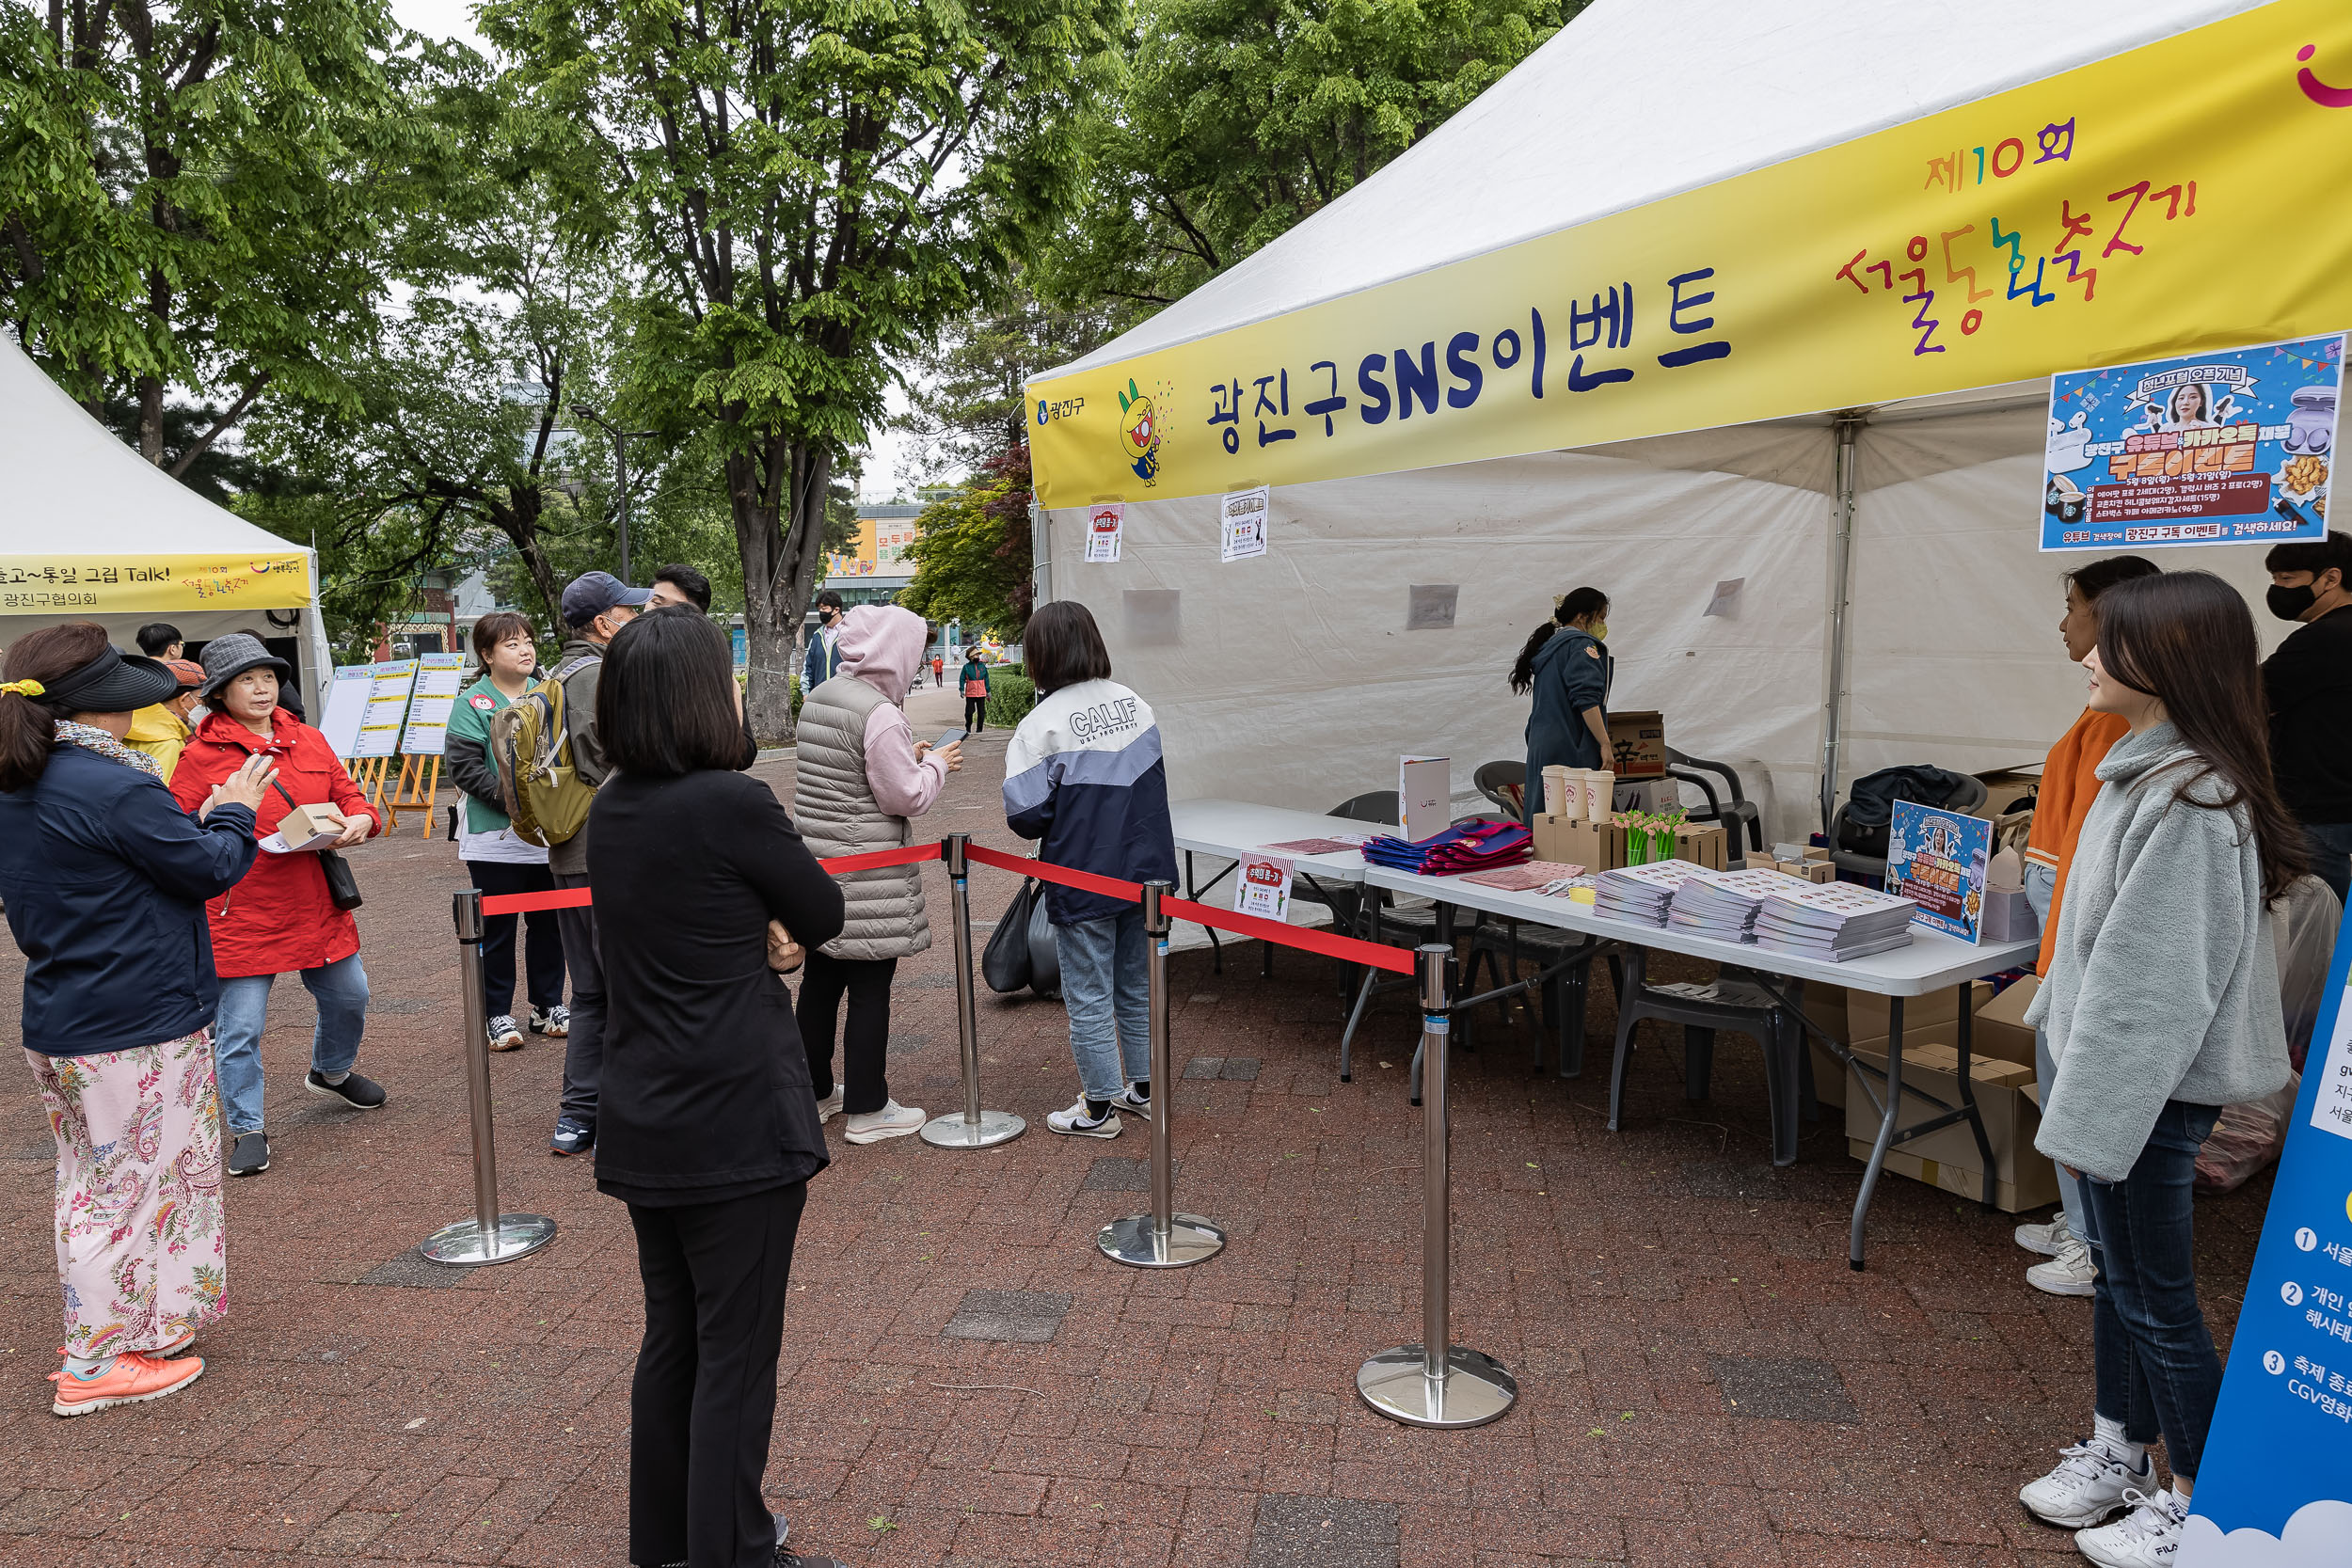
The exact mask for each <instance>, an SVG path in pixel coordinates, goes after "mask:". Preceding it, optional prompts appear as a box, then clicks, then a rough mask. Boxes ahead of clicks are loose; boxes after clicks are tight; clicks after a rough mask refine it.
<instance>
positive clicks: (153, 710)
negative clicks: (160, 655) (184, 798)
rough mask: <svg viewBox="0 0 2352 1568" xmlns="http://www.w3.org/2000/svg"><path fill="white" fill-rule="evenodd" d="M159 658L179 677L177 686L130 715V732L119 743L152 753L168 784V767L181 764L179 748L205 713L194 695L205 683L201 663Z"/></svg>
mask: <svg viewBox="0 0 2352 1568" xmlns="http://www.w3.org/2000/svg"><path fill="white" fill-rule="evenodd" d="M159 662H160V663H161V664H162V665H163V667H164V668H165V669H167V670H168V671H170V672H171V673H172V674H173V675H175V676H177V677H178V678H179V682H180V689H179V690H177V691H175V692H173V693H172V694H171V695H170V696H168V697H167V698H165V699H164V700H163V701H162V702H160V703H151V704H150V705H147V706H146V707H143V708H141V709H139V710H138V712H136V713H135V714H133V715H131V729H130V733H129V734H127V735H125V736H123V737H122V743H123V744H124V745H126V746H128V747H130V748H131V750H133V751H135V752H146V753H147V754H148V755H149V756H151V757H153V758H154V759H155V766H156V767H157V768H161V769H162V770H163V780H164V782H165V783H166V784H169V783H170V782H171V770H172V769H173V768H177V767H179V766H180V752H181V750H182V749H183V747H185V746H186V745H187V743H188V736H191V735H193V734H195V733H196V724H197V721H199V720H200V719H202V718H203V717H204V704H203V703H202V701H201V700H200V699H199V697H198V696H197V689H198V688H199V687H200V686H202V685H203V684H204V666H202V665H201V664H198V663H195V662H193V661H192V660H189V659H184V658H178V657H174V658H167V659H162V660H159Z"/></svg>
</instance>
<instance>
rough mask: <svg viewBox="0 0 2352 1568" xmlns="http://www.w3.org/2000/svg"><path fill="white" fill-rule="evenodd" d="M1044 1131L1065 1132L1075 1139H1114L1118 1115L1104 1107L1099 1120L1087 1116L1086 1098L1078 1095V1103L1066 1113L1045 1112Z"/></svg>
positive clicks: (1116, 1133)
mask: <svg viewBox="0 0 2352 1568" xmlns="http://www.w3.org/2000/svg"><path fill="white" fill-rule="evenodd" d="M1122 1092H1123V1091H1122ZM1045 1129H1046V1131H1047V1132H1067V1133H1069V1134H1070V1135H1071V1136H1073V1137H1076V1138H1116V1137H1117V1136H1119V1113H1118V1112H1117V1111H1114V1110H1112V1109H1111V1108H1110V1107H1109V1106H1108V1105H1105V1106H1104V1108H1103V1114H1102V1116H1101V1117H1099V1118H1098V1117H1093V1116H1089V1114H1088V1112H1087V1097H1086V1096H1085V1095H1080V1096H1079V1097H1078V1103H1076V1104H1075V1105H1073V1106H1072V1107H1070V1109H1068V1110H1067V1111H1048V1112H1046V1113H1045Z"/></svg>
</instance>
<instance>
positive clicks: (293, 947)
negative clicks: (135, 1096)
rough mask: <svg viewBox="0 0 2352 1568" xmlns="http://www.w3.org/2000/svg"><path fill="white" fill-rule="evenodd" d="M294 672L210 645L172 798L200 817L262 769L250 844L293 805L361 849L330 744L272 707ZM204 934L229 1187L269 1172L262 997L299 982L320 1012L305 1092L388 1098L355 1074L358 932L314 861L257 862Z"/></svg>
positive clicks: (251, 646) (267, 856) (364, 1105)
mask: <svg viewBox="0 0 2352 1568" xmlns="http://www.w3.org/2000/svg"><path fill="white" fill-rule="evenodd" d="M290 673H292V672H291V671H290V670H289V669H288V668H287V666H286V661H285V660H283V659H281V658H276V657H271V655H270V653H269V651H268V650H267V649H265V648H263V647H262V644H261V643H260V642H259V641H256V640H255V639H253V638H251V637H248V636H246V634H245V633H243V632H231V633H230V634H229V635H228V636H226V637H215V638H214V639H213V640H212V641H210V642H207V643H205V644H204V675H205V682H204V686H203V688H202V695H203V697H204V699H205V701H206V702H207V703H209V704H211V705H213V706H214V707H215V711H214V712H213V713H211V714H208V715H207V716H206V717H205V720H204V721H203V722H202V723H201V724H199V725H198V726H197V729H196V734H195V736H193V737H192V738H191V739H190V740H189V741H188V744H187V749H186V750H185V751H183V752H181V753H180V766H179V768H178V769H177V770H176V771H174V772H173V774H172V776H171V793H172V795H173V797H174V798H176V799H177V800H179V802H180V804H181V806H182V808H183V809H184V810H186V811H190V812H194V811H197V810H199V809H200V808H201V806H202V805H203V803H204V801H205V800H208V799H210V798H211V795H212V792H213V790H215V788H217V787H220V786H222V785H225V784H227V783H228V781H229V780H230V779H231V778H233V777H234V776H236V774H237V772H238V771H239V770H240V769H241V768H245V766H246V764H247V763H248V762H249V761H251V760H252V759H253V758H255V757H265V758H267V759H269V760H270V761H271V762H272V763H273V764H274V765H275V766H276V768H277V769H278V779H277V782H276V784H274V785H273V786H272V788H271V792H270V794H269V796H268V797H267V798H265V799H264V800H262V802H261V804H260V807H259V809H258V812H257V818H258V819H257V821H256V823H255V832H258V833H260V834H262V835H264V836H266V835H269V834H272V833H275V832H277V830H278V823H279V821H280V820H282V819H283V818H284V816H285V815H286V813H287V812H288V811H290V810H292V809H293V808H294V806H296V805H305V806H321V805H323V806H327V807H330V808H332V809H333V810H334V811H335V812H337V813H338V814H339V815H340V816H342V823H343V826H342V832H341V833H340V834H339V835H338V836H337V837H336V839H335V847H347V846H350V845H355V844H358V843H361V842H364V841H365V840H366V839H367V838H368V837H369V836H370V835H371V834H373V833H375V832H379V831H380V826H379V824H378V823H377V822H376V819H375V815H374V813H373V812H372V811H370V810H369V809H368V802H367V798H366V797H365V796H363V795H361V794H360V793H359V787H358V785H357V784H353V783H352V782H351V775H350V774H348V773H346V772H344V771H343V765H342V763H341V762H340V761H338V760H337V759H336V756H335V752H334V751H333V749H332V748H330V747H329V746H328V745H327V744H326V736H323V735H321V734H319V732H318V731H316V730H314V729H312V728H310V725H308V724H306V723H304V722H302V721H300V720H298V719H296V718H294V716H293V715H291V714H288V713H284V712H281V711H280V710H279V709H278V681H279V679H280V678H281V677H283V676H285V675H287V674H290ZM205 912H206V915H207V916H208V918H209V919H210V920H211V923H212V934H213V964H214V967H215V969H216V970H217V971H218V972H219V974H220V979H221V986H220V1022H219V1029H218V1032H217V1033H216V1034H215V1037H214V1040H213V1053H214V1056H215V1061H216V1062H217V1064H218V1068H219V1079H220V1095H221V1100H222V1102H223V1112H224V1116H225V1119H226V1120H227V1122H228V1124H229V1137H230V1144H231V1147H230V1151H229V1174H230V1176H259V1175H260V1174H261V1173H262V1172H263V1171H265V1170H267V1169H269V1136H268V1134H267V1132H265V1131H264V1130H263V1123H262V1029H263V1028H264V1027H265V1026H266V1025H267V1022H268V1012H269V993H270V987H271V986H272V985H274V984H275V983H276V981H277V978H278V975H280V974H287V973H289V972H296V973H299V974H301V976H302V986H303V989H304V990H307V991H309V992H310V996H311V999H312V1000H313V1001H315V1002H316V1003H317V1004H318V1024H317V1026H316V1028H314V1029H313V1030H312V1032H311V1036H310V1072H309V1073H308V1074H307V1075H306V1076H305V1077H304V1078H303V1081H302V1082H303V1085H304V1086H305V1087H306V1088H308V1089H309V1090H310V1092H311V1093H312V1094H317V1095H324V1096H326V1098H327V1099H329V1100H333V1101H337V1102H339V1103H341V1104H342V1105H344V1106H347V1107H349V1108H350V1109H352V1110H355V1111H373V1110H378V1109H381V1108H382V1106H383V1104H384V1090H383V1087H382V1086H381V1085H378V1084H376V1083H375V1081H374V1080H373V1079H370V1078H367V1077H364V1076H362V1075H361V1074H359V1073H357V1072H354V1071H353V1070H352V1069H351V1065H352V1063H353V1062H354V1061H356V1060H357V1059H358V1054H359V1041H360V1038H361V1037H362V1036H364V1035H365V1034H366V1032H367V1022H368V975H367V971H366V970H365V969H363V968H362V967H360V963H359V927H358V923H357V922H356V921H354V920H353V919H352V918H351V912H350V911H348V910H339V909H337V908H336V907H335V902H334V899H333V898H332V897H331V896H329V895H328V893H327V890H326V869H325V868H324V867H322V866H321V865H320V864H319V862H318V857H317V856H315V855H310V854H271V853H268V852H266V851H264V852H263V853H262V854H261V855H259V856H257V857H256V858H255V859H254V862H253V865H252V869H251V870H249V871H247V872H246V875H245V878H244V879H243V880H241V881H239V882H238V883H237V885H236V886H235V887H233V888H230V889H229V890H228V891H227V892H226V893H224V894H222V895H220V896H219V897H217V898H215V899H214V900H213V901H212V902H211V903H210V904H208V905H207V906H206V910H205Z"/></svg>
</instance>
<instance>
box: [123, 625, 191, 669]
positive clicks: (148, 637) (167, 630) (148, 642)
mask: <svg viewBox="0 0 2352 1568" xmlns="http://www.w3.org/2000/svg"><path fill="white" fill-rule="evenodd" d="M135 636H136V638H137V640H138V644H139V652H140V653H142V654H145V655H146V656H147V657H149V658H160V659H164V660H166V661H169V660H171V659H175V658H181V657H185V656H186V653H187V644H186V642H185V641H183V640H182V638H181V636H180V628H179V627H178V626H173V625H172V624H171V623H170V622H168V621H150V622H148V623H147V625H145V626H141V627H140V628H139V629H138V631H137V632H136V633H135Z"/></svg>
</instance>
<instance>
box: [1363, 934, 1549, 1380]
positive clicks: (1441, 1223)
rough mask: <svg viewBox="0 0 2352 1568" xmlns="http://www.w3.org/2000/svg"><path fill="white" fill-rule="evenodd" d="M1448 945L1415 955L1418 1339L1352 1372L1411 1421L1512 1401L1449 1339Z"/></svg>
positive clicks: (1487, 1361)
mask: <svg viewBox="0 0 2352 1568" xmlns="http://www.w3.org/2000/svg"><path fill="white" fill-rule="evenodd" d="M1453 961H1454V950H1453V948H1451V947H1449V946H1444V945H1441V944H1439V943H1437V942H1431V943H1429V944H1428V945H1427V946H1424V947H1422V949H1421V950H1420V952H1419V954H1418V955H1417V958H1416V963H1415V968H1416V971H1417V973H1416V978H1417V980H1418V981H1419V988H1420V990H1421V1010H1422V1020H1421V1040H1422V1057H1423V1060H1422V1113H1421V1115H1422V1218H1421V1343H1420V1344H1418V1345H1400V1346H1398V1347H1397V1348H1396V1349H1395V1350H1389V1351H1382V1352H1381V1353H1380V1354H1378V1355H1375V1356H1374V1357H1373V1358H1372V1359H1371V1360H1369V1361H1367V1362H1365V1363H1364V1364H1363V1366H1362V1367H1361V1368H1360V1369H1359V1370H1358V1371H1357V1373H1356V1392H1357V1393H1358V1394H1359V1395H1361V1396H1362V1397H1363V1401H1364V1402H1365V1403H1366V1404H1368V1405H1370V1406H1372V1407H1373V1409H1375V1410H1377V1411H1378V1412H1379V1413H1380V1414H1381V1415H1383V1416H1386V1417H1388V1418H1390V1419H1391V1420H1395V1421H1403V1422H1405V1423H1406V1425H1407V1426H1417V1427H1474V1426H1484V1425H1486V1423H1487V1422H1488V1421H1491V1420H1493V1419H1494V1418H1497V1417H1498V1416H1501V1415H1502V1413H1503V1412H1504V1411H1506V1410H1508V1409H1510V1408H1511V1406H1512V1404H1513V1403H1514V1402H1517V1401H1518V1397H1519V1386H1518V1382H1517V1381H1516V1380H1515V1379H1514V1378H1513V1377H1512V1376H1511V1374H1510V1373H1509V1372H1507V1371H1505V1370H1503V1367H1502V1362H1500V1361H1497V1360H1496V1359H1495V1358H1494V1357H1493V1356H1491V1355H1486V1354H1481V1353H1480V1352H1478V1351H1474V1350H1465V1349H1463V1348H1462V1347H1461V1346H1460V1345H1457V1344H1454V1342H1453V1337H1452V1331H1451V1327H1450V1324H1449V1323H1448V1321H1447V1320H1448V1316H1449V1311H1450V1303H1449V1301H1448V1293H1449V1291H1450V1290H1451V1288H1452V1283H1453V1265H1454V1258H1453V1244H1454V1243H1453V1234H1452V1232H1453V1218H1454V1194H1453V1179H1452V1173H1451V1172H1450V1170H1449V1169H1448V1166H1447V1156H1448V1148H1447V1128H1446V1081H1445V1078H1446V1073H1445V1069H1446V1060H1445V1048H1446V1030H1447V1023H1448V1020H1447V1016H1446V1011H1447V1006H1448V995H1447V993H1448V990H1449V987H1448V985H1447V983H1446V966H1447V965H1448V964H1450V963H1452V962H1453Z"/></svg>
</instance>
